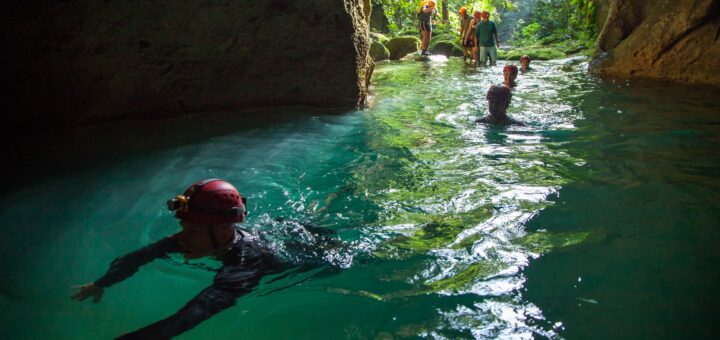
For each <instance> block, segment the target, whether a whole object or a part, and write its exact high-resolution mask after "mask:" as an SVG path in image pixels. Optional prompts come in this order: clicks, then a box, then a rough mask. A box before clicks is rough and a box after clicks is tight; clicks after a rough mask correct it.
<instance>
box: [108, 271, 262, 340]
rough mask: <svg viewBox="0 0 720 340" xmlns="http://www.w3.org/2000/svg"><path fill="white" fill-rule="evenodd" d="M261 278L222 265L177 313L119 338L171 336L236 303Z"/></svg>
mask: <svg viewBox="0 0 720 340" xmlns="http://www.w3.org/2000/svg"><path fill="white" fill-rule="evenodd" d="M261 277H262V273H261V272H260V271H258V270H252V269H247V268H242V267H236V266H226V267H223V268H222V269H221V270H220V272H219V273H218V274H217V275H216V276H215V280H214V283H213V285H212V286H210V287H208V288H205V289H203V291H202V292H200V294H198V295H197V296H195V297H194V298H193V299H192V300H190V302H188V303H187V304H186V305H185V306H183V307H182V308H180V310H178V311H177V312H175V314H173V315H171V316H170V317H168V318H166V319H163V320H160V321H158V322H155V323H153V324H151V325H148V326H145V327H143V328H141V329H139V330H137V331H134V332H132V333H128V334H125V335H122V336H120V337H118V339H126V340H127V339H170V338H172V337H174V336H176V335H178V334H180V333H183V332H185V331H187V330H189V329H191V328H193V327H195V326H197V325H198V324H200V323H201V322H203V321H205V320H206V319H208V318H210V317H211V316H213V315H215V314H217V313H219V312H221V311H223V310H225V309H227V308H228V307H232V306H233V305H235V300H236V299H237V298H238V297H239V296H242V295H245V294H247V293H249V292H250V291H251V290H252V289H253V288H254V287H255V286H257V284H258V282H259V281H260V278H261Z"/></svg>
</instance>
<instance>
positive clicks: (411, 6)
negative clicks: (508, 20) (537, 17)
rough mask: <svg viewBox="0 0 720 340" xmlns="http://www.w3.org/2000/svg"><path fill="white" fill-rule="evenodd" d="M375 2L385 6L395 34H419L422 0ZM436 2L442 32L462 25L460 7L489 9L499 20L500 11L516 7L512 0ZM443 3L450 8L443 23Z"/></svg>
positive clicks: (390, 25) (391, 29)
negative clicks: (418, 17) (460, 22)
mask: <svg viewBox="0 0 720 340" xmlns="http://www.w3.org/2000/svg"><path fill="white" fill-rule="evenodd" d="M375 2H377V3H380V4H381V5H382V6H383V9H384V11H385V15H386V16H387V18H388V21H389V28H390V32H391V33H392V34H393V35H408V34H411V32H412V33H413V34H417V32H418V30H417V17H416V14H417V9H418V5H419V4H420V0H375ZM435 2H436V3H437V7H438V16H437V27H436V30H439V31H441V32H456V31H457V28H458V27H459V26H460V24H459V20H458V14H457V12H458V10H459V9H460V7H466V8H467V9H468V14H470V15H472V12H473V11H479V10H488V11H490V13H492V19H493V20H495V21H498V22H499V21H500V20H501V18H500V14H499V13H501V12H502V11H506V10H513V9H515V8H516V6H515V4H514V3H513V1H512V0H479V1H464V0H435ZM443 3H445V4H446V6H447V8H448V18H445V19H447V20H446V21H447V23H443V21H442V20H441V19H442V18H441V17H440V13H441V12H442V10H441V8H442V5H443Z"/></svg>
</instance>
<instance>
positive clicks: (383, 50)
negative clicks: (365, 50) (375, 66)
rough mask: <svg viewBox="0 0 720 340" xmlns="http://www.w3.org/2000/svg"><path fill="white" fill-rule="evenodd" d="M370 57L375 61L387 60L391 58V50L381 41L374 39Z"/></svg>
mask: <svg viewBox="0 0 720 340" xmlns="http://www.w3.org/2000/svg"><path fill="white" fill-rule="evenodd" d="M370 57H371V58H372V59H373V60H375V61H380V60H387V59H389V58H390V51H389V50H388V49H387V47H385V45H383V44H382V43H381V42H379V41H373V42H372V44H371V45H370Z"/></svg>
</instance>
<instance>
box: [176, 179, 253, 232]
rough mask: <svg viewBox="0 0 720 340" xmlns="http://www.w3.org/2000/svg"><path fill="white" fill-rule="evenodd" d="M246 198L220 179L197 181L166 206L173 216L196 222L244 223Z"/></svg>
mask: <svg viewBox="0 0 720 340" xmlns="http://www.w3.org/2000/svg"><path fill="white" fill-rule="evenodd" d="M246 201H247V200H246V199H245V197H242V196H241V195H240V193H239V192H238V191H237V189H235V187H234V186H233V185H232V184H230V183H228V182H225V181H223V180H220V179H205V180H202V181H198V182H196V183H195V184H193V185H191V186H190V187H188V188H187V190H185V193H184V194H182V195H179V196H177V197H175V198H173V199H170V200H169V201H168V202H167V204H168V208H169V209H170V211H175V217H177V218H179V219H181V220H186V221H190V222H195V223H201V224H216V223H233V222H237V223H240V222H243V221H244V220H245V216H246V215H247V209H246V207H245V204H246Z"/></svg>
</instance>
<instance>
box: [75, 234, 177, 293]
mask: <svg viewBox="0 0 720 340" xmlns="http://www.w3.org/2000/svg"><path fill="white" fill-rule="evenodd" d="M176 252H180V245H179V244H178V243H177V241H176V240H175V238H173V237H172V236H171V237H166V238H164V239H162V240H160V241H157V242H155V243H153V244H150V245H148V246H145V247H143V248H141V249H138V250H136V251H134V252H132V253H129V254H126V255H124V256H121V257H118V258H116V259H115V260H114V261H113V262H112V264H110V268H109V269H108V271H107V273H106V274H105V275H103V276H102V277H101V278H99V279H97V280H95V281H94V282H90V283H87V284H84V285H81V286H76V287H74V288H76V289H77V290H78V291H77V292H76V293H75V294H73V295H72V296H71V299H73V300H78V301H83V300H85V299H87V298H89V297H93V302H95V303H98V302H100V298H101V297H102V295H103V289H104V288H106V287H110V286H112V285H114V284H115V283H118V282H120V281H122V280H125V279H127V278H128V277H130V276H132V275H133V274H135V273H136V272H137V271H138V269H139V268H140V267H141V266H143V265H145V264H147V263H148V262H151V261H153V260H155V259H157V258H160V257H165V256H167V255H168V254H170V253H176Z"/></svg>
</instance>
